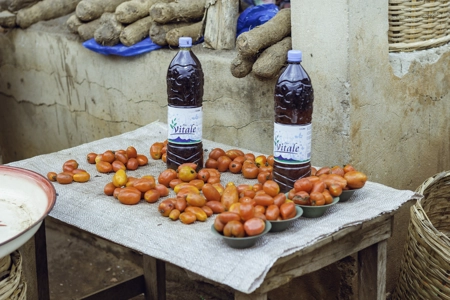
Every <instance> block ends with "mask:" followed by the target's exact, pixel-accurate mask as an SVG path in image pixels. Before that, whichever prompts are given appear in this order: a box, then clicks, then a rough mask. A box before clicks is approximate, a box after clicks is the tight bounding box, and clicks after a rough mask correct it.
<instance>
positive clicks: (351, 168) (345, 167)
mask: <svg viewBox="0 0 450 300" xmlns="http://www.w3.org/2000/svg"><path fill="white" fill-rule="evenodd" d="M350 171H356V169H355V168H354V167H353V166H352V165H351V164H347V165H345V166H344V172H345V173H347V172H350Z"/></svg>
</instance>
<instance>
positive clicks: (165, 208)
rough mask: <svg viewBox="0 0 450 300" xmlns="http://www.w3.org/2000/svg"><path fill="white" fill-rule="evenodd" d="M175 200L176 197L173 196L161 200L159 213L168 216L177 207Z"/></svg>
mask: <svg viewBox="0 0 450 300" xmlns="http://www.w3.org/2000/svg"><path fill="white" fill-rule="evenodd" d="M174 201H176V199H171V198H168V199H165V200H163V201H161V203H160V204H159V206H158V211H159V213H160V214H161V215H162V216H164V217H168V216H169V214H170V212H171V211H172V210H173V209H174V208H175V204H174ZM194 216H195V215H194Z"/></svg>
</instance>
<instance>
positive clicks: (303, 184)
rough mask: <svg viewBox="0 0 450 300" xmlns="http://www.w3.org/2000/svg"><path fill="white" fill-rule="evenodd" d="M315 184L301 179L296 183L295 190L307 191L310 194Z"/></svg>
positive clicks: (306, 179)
mask: <svg viewBox="0 0 450 300" xmlns="http://www.w3.org/2000/svg"><path fill="white" fill-rule="evenodd" d="M312 187H313V184H312V182H311V181H310V180H309V179H308V178H300V179H298V180H296V181H295V182H294V189H295V191H296V192H299V191H305V192H307V193H310V192H311V190H312Z"/></svg>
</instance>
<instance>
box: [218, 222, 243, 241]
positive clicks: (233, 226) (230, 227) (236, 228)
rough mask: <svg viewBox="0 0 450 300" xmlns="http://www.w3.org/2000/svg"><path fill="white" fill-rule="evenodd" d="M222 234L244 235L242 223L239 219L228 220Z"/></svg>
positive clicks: (230, 235) (231, 235) (229, 235)
mask: <svg viewBox="0 0 450 300" xmlns="http://www.w3.org/2000/svg"><path fill="white" fill-rule="evenodd" d="M223 235H224V236H228V237H244V236H245V231H244V225H242V223H241V222H240V221H234V220H233V221H230V222H228V223H227V224H225V226H224V227H223Z"/></svg>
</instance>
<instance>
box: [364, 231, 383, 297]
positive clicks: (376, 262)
mask: <svg viewBox="0 0 450 300" xmlns="http://www.w3.org/2000/svg"><path fill="white" fill-rule="evenodd" d="M386 258H387V240H383V241H381V242H379V243H377V244H374V245H372V246H370V247H367V248H365V249H363V250H361V251H359V252H358V274H359V275H358V299H361V300H363V299H374V300H375V299H376V300H384V299H386Z"/></svg>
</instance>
